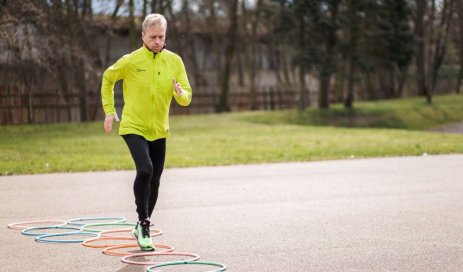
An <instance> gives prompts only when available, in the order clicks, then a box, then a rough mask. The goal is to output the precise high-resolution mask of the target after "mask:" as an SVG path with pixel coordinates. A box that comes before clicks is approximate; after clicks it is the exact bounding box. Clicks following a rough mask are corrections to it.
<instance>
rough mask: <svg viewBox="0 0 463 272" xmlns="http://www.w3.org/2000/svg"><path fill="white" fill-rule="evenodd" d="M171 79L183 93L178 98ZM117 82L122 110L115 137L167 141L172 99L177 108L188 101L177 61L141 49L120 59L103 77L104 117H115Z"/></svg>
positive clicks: (185, 81)
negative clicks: (131, 136)
mask: <svg viewBox="0 0 463 272" xmlns="http://www.w3.org/2000/svg"><path fill="white" fill-rule="evenodd" d="M173 78H175V79H176V80H177V82H178V83H180V85H181V86H182V89H184V90H185V92H183V93H182V94H181V95H180V96H179V95H177V93H176V92H175V90H174V87H173V84H172V79H173ZM121 79H123V80H124V82H123V94H124V107H123V110H122V119H121V125H120V127H119V135H124V134H137V135H140V136H143V137H144V138H145V139H146V140H148V141H154V140H156V139H160V138H166V137H168V136H169V135H170V133H169V108H170V103H171V101H172V97H174V98H175V100H176V101H177V103H178V104H179V105H181V106H188V105H189V104H190V102H191V98H192V91H191V86H190V83H189V81H188V76H187V74H186V70H185V65H184V64H183V61H182V59H181V57H180V56H178V55H177V54H175V53H173V52H171V51H168V50H166V49H164V50H162V51H161V52H159V53H157V54H156V55H154V54H153V52H151V51H149V50H148V49H147V48H146V47H144V46H143V47H141V48H140V49H138V50H135V51H133V52H132V53H131V54H128V55H125V56H123V57H122V58H120V59H119V60H118V61H117V62H116V63H115V64H113V65H112V66H111V67H109V68H108V69H106V71H105V72H104V74H103V82H102V85H101V99H102V103H103V109H104V112H105V114H106V115H110V114H116V109H115V107H114V84H115V83H116V81H118V80H121Z"/></svg>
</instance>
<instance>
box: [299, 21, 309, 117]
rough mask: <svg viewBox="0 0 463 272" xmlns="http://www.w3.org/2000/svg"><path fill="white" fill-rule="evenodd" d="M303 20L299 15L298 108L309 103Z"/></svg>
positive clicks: (302, 107)
mask: <svg viewBox="0 0 463 272" xmlns="http://www.w3.org/2000/svg"><path fill="white" fill-rule="evenodd" d="M304 35H305V22H304V16H300V17H299V105H298V109H299V110H303V109H305V107H307V105H309V104H310V101H309V97H308V95H307V91H306V85H305V60H304V58H303V57H304V51H305V40H304Z"/></svg>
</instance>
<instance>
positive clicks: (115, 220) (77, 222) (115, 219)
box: [67, 217, 125, 226]
mask: <svg viewBox="0 0 463 272" xmlns="http://www.w3.org/2000/svg"><path fill="white" fill-rule="evenodd" d="M102 220H111V221H109V222H106V223H123V222H125V217H86V218H74V219H70V220H68V221H67V223H68V224H69V225H76V226H83V225H87V224H86V223H80V222H85V221H102Z"/></svg>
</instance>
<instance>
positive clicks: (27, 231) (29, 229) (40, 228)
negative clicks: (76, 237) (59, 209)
mask: <svg viewBox="0 0 463 272" xmlns="http://www.w3.org/2000/svg"><path fill="white" fill-rule="evenodd" d="M45 229H72V230H74V231H73V232H76V231H80V228H79V227H67V226H37V227H30V228H27V229H24V230H22V231H21V233H22V234H24V235H29V236H40V235H45V234H58V233H41V232H30V231H31V230H45Z"/></svg>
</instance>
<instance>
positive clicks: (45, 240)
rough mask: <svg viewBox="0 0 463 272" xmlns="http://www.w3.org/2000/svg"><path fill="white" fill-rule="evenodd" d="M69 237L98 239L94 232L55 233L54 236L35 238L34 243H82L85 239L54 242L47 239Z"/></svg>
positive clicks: (47, 235) (46, 235)
mask: <svg viewBox="0 0 463 272" xmlns="http://www.w3.org/2000/svg"><path fill="white" fill-rule="evenodd" d="M71 235H85V236H93V237H100V235H99V234H98V233H94V232H85V231H76V232H68V233H55V234H45V235H40V236H37V237H35V241H37V242H40V243H82V242H83V241H85V240H86V239H82V240H54V239H48V238H49V237H57V236H71Z"/></svg>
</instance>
